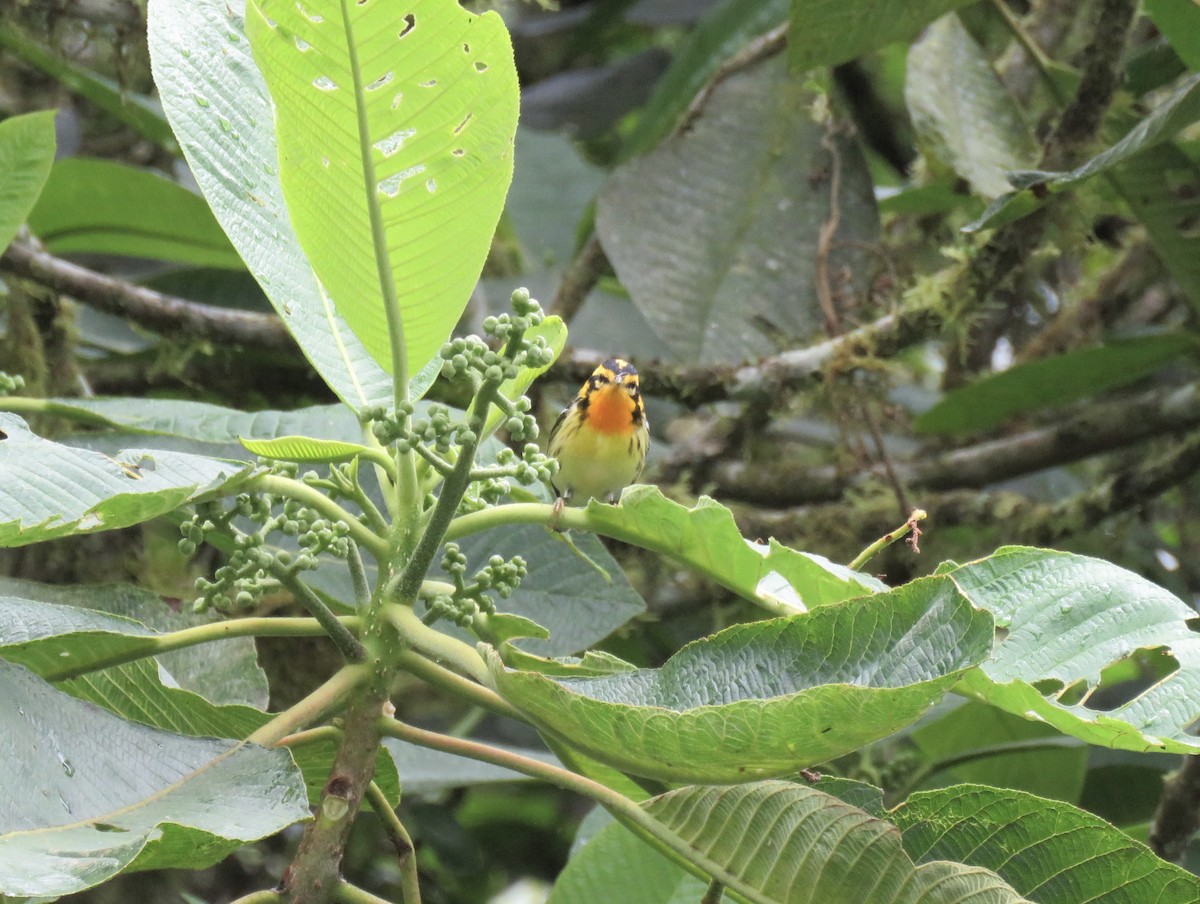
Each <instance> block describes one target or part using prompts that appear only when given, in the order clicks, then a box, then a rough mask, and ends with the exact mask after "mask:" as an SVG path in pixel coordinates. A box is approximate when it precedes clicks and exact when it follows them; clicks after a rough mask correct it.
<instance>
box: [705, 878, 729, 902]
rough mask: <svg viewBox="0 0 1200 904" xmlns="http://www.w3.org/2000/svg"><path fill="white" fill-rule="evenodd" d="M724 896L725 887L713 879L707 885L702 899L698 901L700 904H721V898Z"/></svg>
mask: <svg viewBox="0 0 1200 904" xmlns="http://www.w3.org/2000/svg"><path fill="white" fill-rule="evenodd" d="M724 895H725V886H724V885H722V884H721V883H720V882H718V881H717V880H716V879H713V880H712V881H711V882H709V883H708V888H707V889H706V890H705V892H704V897H703V898H701V899H700V904H721V898H722V897H724Z"/></svg>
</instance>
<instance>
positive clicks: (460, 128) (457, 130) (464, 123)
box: [454, 113, 475, 135]
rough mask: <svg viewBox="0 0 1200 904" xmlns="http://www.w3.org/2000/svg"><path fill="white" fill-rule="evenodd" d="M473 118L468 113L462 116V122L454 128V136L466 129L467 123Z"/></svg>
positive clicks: (472, 115) (472, 114)
mask: <svg viewBox="0 0 1200 904" xmlns="http://www.w3.org/2000/svg"><path fill="white" fill-rule="evenodd" d="M474 116H475V114H474V113H468V114H467V115H466V116H464V117H463V121H462V122H460V123H459V124H458V125H456V126H455V127H454V134H455V135H461V134H462V133H463V130H464V129H465V128H466V127H467V123H469V122H470V121H471V119H472V118H473V117H474Z"/></svg>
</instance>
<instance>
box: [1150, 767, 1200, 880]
mask: <svg viewBox="0 0 1200 904" xmlns="http://www.w3.org/2000/svg"><path fill="white" fill-rule="evenodd" d="M1197 831H1200V756H1189V757H1184V760H1183V766H1182V767H1181V768H1180V769H1179V771H1178V772H1176V773H1174V774H1173V775H1172V776H1171V777H1170V778H1168V779H1167V780H1166V782H1164V783H1163V795H1162V800H1161V801H1159V804H1158V812H1157V813H1155V814H1154V822H1152V823H1151V824H1150V839H1149V841H1150V847H1151V849H1152V850H1153V851H1154V853H1156V854H1158V856H1160V857H1162V858H1163V859H1164V860H1170V861H1171V862H1172V863H1179V862H1180V861H1182V860H1183V854H1184V851H1185V850H1186V849H1187V843H1188V841H1189V840H1190V839H1191V837H1192V836H1193V835H1195V834H1196V832H1197Z"/></svg>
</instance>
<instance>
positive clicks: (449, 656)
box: [386, 606, 488, 684]
mask: <svg viewBox="0 0 1200 904" xmlns="http://www.w3.org/2000/svg"><path fill="white" fill-rule="evenodd" d="M386 614H387V618H388V620H389V621H390V622H391V623H392V625H393V627H395V629H396V631H397V633H398V634H399V635H400V638H401V639H402V640H403V641H404V643H405V644H407V645H408V646H410V647H412V649H414V650H416V651H417V652H418V653H421V654H423V655H425V656H427V657H428V658H430V659H432V660H434V661H435V662H445V663H448V664H449V665H450V666H451V667H452V668H453V669H454V671H456V672H458V673H460V674H462V675H466V676H468V677H470V678H474V679H475V680H476V681H478V682H479V683H480V684H484V683H486V682H487V680H488V671H487V666H486V665H485V664H484V661H483V659H482V658H481V657H480V655H479V654H478V653H477V652H476V651H475V648H474V647H472V646H471V645H470V644H465V643H463V642H462V641H461V640H457V639H455V638H453V637H450V636H449V635H447V634H443V633H442V632H441V631H435V630H433V629H432V628H430V627H427V626H426V625H425V624H423V623H422V622H421V619H420V618H418V617H417V614H416V613H415V612H413V610H412V607H410V606H389V607H388V609H387V613H386Z"/></svg>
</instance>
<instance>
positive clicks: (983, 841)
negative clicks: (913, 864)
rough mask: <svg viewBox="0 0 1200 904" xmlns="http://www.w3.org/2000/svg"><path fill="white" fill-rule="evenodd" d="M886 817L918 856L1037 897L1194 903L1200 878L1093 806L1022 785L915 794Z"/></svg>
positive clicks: (1075, 902)
mask: <svg viewBox="0 0 1200 904" xmlns="http://www.w3.org/2000/svg"><path fill="white" fill-rule="evenodd" d="M887 815H888V818H889V819H891V820H893V821H894V822H895V823H896V825H898V826H899V827H900V828H901V830H902V831H903V833H904V849H905V850H906V851H907V852H908V853H909V855H911V856H912V857H913V858H914V859H916V860H920V861H925V862H928V861H937V860H961V861H964V862H967V863H972V864H975V865H977V866H981V867H984V868H986V869H990V870H995V872H996V873H998V874H999V875H1000V877H1001V878H1002V879H1004V881H1005V882H1007V883H1009V884H1010V885H1011V886H1012V887H1013V888H1015V889H1016V890H1017V891H1019V892H1020V893H1021V894H1023V895H1027V896H1029V897H1030V898H1031V899H1033V900H1035V901H1037V902H1038V904H1080V902H1084V901H1086V902H1088V904H1132V902H1143V901H1147V902H1148V901H1154V902H1155V904H1194V902H1195V901H1198V900H1200V879H1198V878H1197V877H1196V876H1193V875H1192V874H1191V873H1189V872H1187V871H1186V870H1183V869H1181V868H1179V867H1178V866H1175V865H1174V864H1173V863H1167V862H1166V861H1165V860H1163V859H1161V858H1159V857H1156V856H1155V855H1154V854H1153V853H1152V852H1151V851H1150V849H1149V848H1147V847H1146V846H1145V845H1144V844H1141V843H1139V842H1137V841H1134V840H1133V839H1131V838H1130V837H1129V836H1128V835H1126V834H1125V833H1124V832H1122V831H1120V830H1119V829H1116V828H1113V827H1112V826H1111V825H1109V824H1108V823H1107V822H1105V821H1104V820H1103V819H1100V818H1099V817H1098V816H1094V815H1092V814H1091V813H1088V812H1085V811H1084V810H1080V809H1078V808H1076V807H1072V806H1070V805H1069V804H1065V803H1059V802H1057V801H1049V800H1043V799H1042V798H1040V797H1034V796H1033V795H1032V794H1027V793H1025V792H1023V791H1013V790H1010V789H1005V788H989V787H983V786H980V785H959V786H956V787H953V788H944V789H941V790H938V791H923V792H920V793H918V794H914V795H912V797H910V798H909V799H908V800H907V801H905V802H904V803H903V804H901V805H900V806H898V807H897V808H896V809H895V810H892V811H891V812H889V813H888V814H887Z"/></svg>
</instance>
